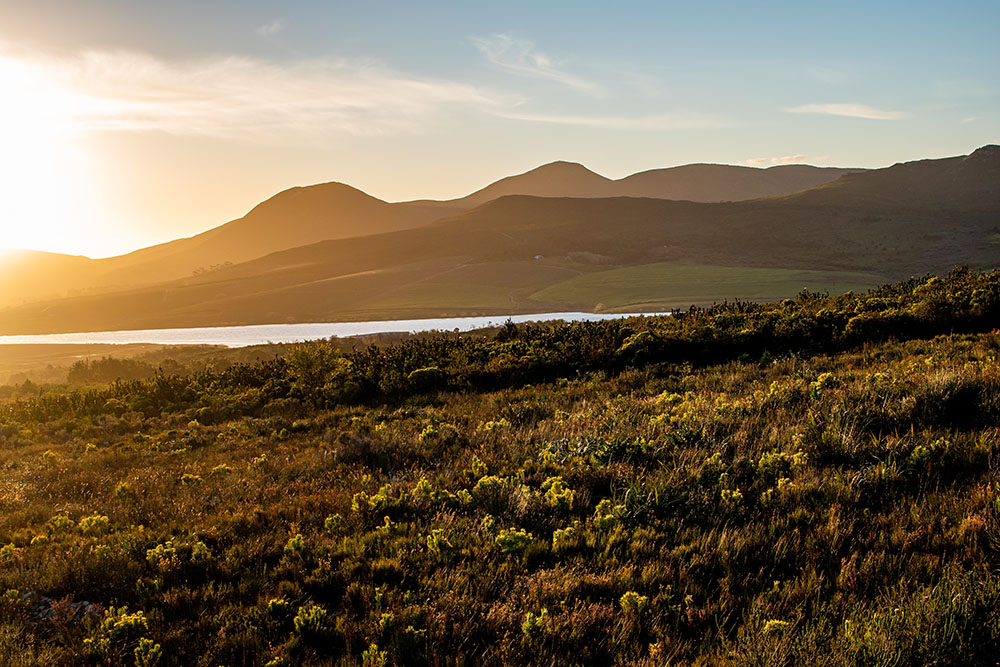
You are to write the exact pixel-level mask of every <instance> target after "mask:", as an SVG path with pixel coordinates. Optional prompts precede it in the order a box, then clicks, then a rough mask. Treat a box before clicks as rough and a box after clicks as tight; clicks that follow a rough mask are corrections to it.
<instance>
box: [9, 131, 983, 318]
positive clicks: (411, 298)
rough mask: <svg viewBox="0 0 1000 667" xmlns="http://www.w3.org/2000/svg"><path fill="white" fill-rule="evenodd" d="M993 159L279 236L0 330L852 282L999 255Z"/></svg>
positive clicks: (475, 307)
mask: <svg viewBox="0 0 1000 667" xmlns="http://www.w3.org/2000/svg"><path fill="white" fill-rule="evenodd" d="M998 160H1000V157H997V155H996V153H995V152H994V153H991V152H990V151H989V150H986V151H984V152H983V153H981V154H978V155H977V156H976V157H975V158H974V159H972V158H969V159H966V158H954V159H951V160H936V161H928V162H926V163H923V162H921V163H917V164H916V165H915V166H912V167H911V166H907V165H901V166H896V167H890V168H888V169H886V170H874V171H870V172H864V173H860V174H853V175H850V176H847V177H845V178H844V179H841V180H840V181H838V182H837V184H835V185H830V186H824V187H821V188H819V189H814V190H810V191H806V192H804V193H801V194H797V195H789V196H785V197H780V198H771V199H762V200H754V201H746V202H731V203H714V204H711V203H695V202H681V201H669V200H660V199H639V198H631V197H616V198H601V199H580V198H541V197H527V196H507V197H501V198H499V199H496V200H493V201H491V202H488V203H487V204H484V205H482V206H480V207H477V208H475V209H473V210H472V211H468V212H465V213H461V214H458V215H456V216H453V217H451V218H448V219H445V220H441V221H438V222H436V223H434V224H430V225H425V226H423V227H419V228H414V229H408V230H400V231H397V232H391V233H386V234H379V235H369V236H359V237H354V238H349V239H342V240H338V241H325V242H322V243H318V244H313V245H309V246H302V247H298V248H292V249H289V250H285V251H282V252H278V253H273V254H270V255H268V256H266V257H262V258H259V259H256V260H252V261H249V262H245V263H243V264H240V265H236V266H232V267H229V268H226V269H223V270H220V271H216V272H213V273H211V274H208V275H203V276H195V277H191V278H188V279H185V280H183V281H175V282H173V283H169V284H165V285H161V286H157V287H155V288H150V289H145V290H133V291H130V292H122V293H117V294H110V295H100V296H93V297H86V298H76V299H69V300H62V301H52V302H47V303H44V304H38V305H29V306H24V307H20V308H14V309H8V310H7V311H5V312H4V313H3V314H2V315H3V316H2V318H0V333H38V332H46V331H52V332H54V331H71V330H82V331H86V330H100V329H110V328H151V327H162V326H200V325H223V324H253V323H267V322H285V321H331V320H333V321H335V320H344V319H379V318H384V317H420V316H428V317H430V316H436V315H471V314H486V313H494V314H496V313H500V314H502V313H515V312H545V311H551V310H576V309H595V308H602V309H605V310H619V311H629V310H635V309H640V310H662V309H665V308H672V307H676V306H687V305H690V304H692V303H697V304H711V303H712V302H713V301H721V300H725V299H733V298H752V299H758V300H767V299H775V298H781V297H786V296H794V295H795V294H796V293H797V292H799V291H800V290H801V289H802V288H804V287H805V288H808V289H811V290H814V291H822V290H824V289H831V288H836V289H845V290H846V289H852V290H864V289H867V288H869V287H872V286H874V285H876V284H878V283H880V282H884V281H886V280H898V279H901V278H905V277H908V276H910V275H920V274H923V273H926V272H946V271H948V270H949V269H950V268H951V267H954V266H956V265H960V264H966V263H967V264H970V265H972V266H975V267H980V268H989V267H994V266H997V265H998V263H1000V244H998V243H997V238H998V237H997V227H998V224H1000V222H998V213H1000V189H997V188H995V187H993V186H992V183H993V181H992V180H991V178H992V176H991V175H992V174H993V173H994V170H995V169H996V162H997V161H998ZM956 170H958V172H957V173H959V174H960V175H961V177H962V178H961V179H960V180H958V181H956V179H955V178H954V177H953V175H954V174H955V173H956ZM916 191H919V192H920V195H919V196H913V195H912V193H913V192H916ZM956 191H958V192H959V193H960V195H961V196H957V195H956V194H955V192H956ZM871 193H878V196H877V197H872V196H871Z"/></svg>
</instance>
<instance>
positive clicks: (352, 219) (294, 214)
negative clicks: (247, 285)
mask: <svg viewBox="0 0 1000 667" xmlns="http://www.w3.org/2000/svg"><path fill="white" fill-rule="evenodd" d="M771 169H774V167H772V168H769V169H759V168H755V167H742V166H727V165H715V166H713V167H712V168H711V171H712V174H711V175H710V176H705V177H700V178H701V180H699V177H696V176H693V175H692V174H691V173H690V172H692V171H694V172H703V171H704V168H703V165H685V166H680V167H668V168H665V169H662V170H648V171H646V172H640V173H638V174H633V175H631V176H626V177H624V178H622V179H618V180H617V181H615V180H611V179H608V178H606V177H604V176H601V175H600V174H597V173H595V172H593V171H591V170H590V169H588V168H587V167H585V166H584V165H582V164H580V163H577V162H569V161H563V160H561V161H556V162H550V163H547V164H543V165H541V166H539V167H536V168H534V169H531V170H529V171H527V172H525V173H523V174H517V175H514V176H509V177H506V178H503V179H500V180H499V181H496V182H494V183H491V184H490V185H487V186H486V187H484V188H481V189H479V190H477V191H475V192H473V193H472V194H470V195H467V196H465V197H462V198H459V199H454V200H448V201H434V200H417V201H410V202H386V201H383V200H381V199H378V198H375V197H373V196H371V195H369V194H367V193H365V192H363V191H361V190H359V189H357V188H354V187H353V186H350V185H347V184H345V183H339V182H336V181H332V182H328V183H318V184H314V185H308V186H297V187H294V188H289V189H287V190H282V191H281V192H278V193H276V194H275V195H273V196H271V197H269V198H268V199H266V200H264V201H262V202H260V203H258V204H257V205H255V206H254V207H253V208H251V209H250V210H249V211H248V212H247V213H246V214H245V215H243V216H241V217H239V218H236V219H234V220H230V221H229V222H226V223H224V224H222V225H219V226H217V227H214V228H212V229H209V230H206V231H204V232H201V233H199V234H196V235H193V236H189V237H185V238H179V239H175V240H173V241H168V242H166V243H161V244H157V245H153V246H149V247H146V248H140V249H138V250H135V251H132V252H130V253H126V254H123V255H118V256H115V257H109V258H103V259H89V258H86V261H75V260H74V261H68V260H67V261H58V262H57V261H47V262H40V263H39V266H37V267H28V266H22V269H21V270H20V272H19V273H18V274H17V275H15V274H14V273H11V272H9V271H8V272H7V273H2V272H0V308H3V307H8V306H13V305H18V304H22V303H27V302H32V301H38V300H40V299H47V298H54V297H58V296H67V295H69V294H70V293H76V294H80V293H97V292H109V291H115V290H121V289H128V288H130V287H134V286H140V285H152V284H157V283H162V282H168V281H172V280H178V279H183V278H185V277H187V276H190V275H192V274H194V273H205V272H211V271H216V270H219V269H220V268H223V267H225V266H228V265H231V264H238V263H240V262H244V261H248V260H251V259H254V258H256V257H262V256H264V255H266V254H268V253H270V252H274V251H279V250H284V249H288V248H293V247H296V246H299V245H308V244H311V243H316V242H319V241H323V240H331V239H339V238H349V237H352V236H364V235H369V234H380V233H383V232H388V231H397V230H401V229H407V228H413V227H420V226H423V225H426V224H430V223H433V222H436V221H438V220H442V219H445V218H449V217H451V216H454V215H455V214H457V213H460V212H462V211H465V210H470V209H472V208H475V207H476V206H479V205H481V204H483V203H486V202H487V201H490V200H492V199H495V198H497V197H499V196H505V195H510V194H527V195H534V196H550V197H551V196H557V197H565V196H578V197H594V196H641V197H649V196H656V197H657V198H677V199H694V200H711V201H723V200H740V199H747V198H756V197H759V196H767V195H772V194H781V193H786V192H792V191H798V190H801V189H802V188H803V187H806V186H811V185H812V184H813V183H814V182H816V181H817V179H819V180H822V181H828V180H831V179H833V178H835V177H837V176H839V175H841V174H842V173H846V172H849V171H851V170H846V169H839V168H837V169H834V168H820V167H808V166H806V167H802V169H805V170H807V172H808V173H809V174H810V176H809V177H808V178H806V180H803V178H802V177H801V175H795V177H792V176H793V174H794V172H792V171H787V170H786V171H784V172H771ZM830 169H833V171H830ZM767 172H770V173H769V174H768V173H767ZM779 173H781V174H787V175H788V176H789V178H787V179H785V181H784V184H783V185H782V184H781V179H777V181H779V182H778V183H776V182H775V181H776V178H775V175H776V174H779ZM763 174H767V175H763ZM762 175H763V176H762ZM636 177H638V179H639V180H638V181H637V180H634V179H635V178H636ZM704 178H709V179H710V181H709V182H705V181H704ZM748 178H749V179H750V181H752V183H749V184H748V182H747V179H748ZM630 179H633V180H630ZM711 192H715V193H716V194H715V195H712V196H709V195H710V193H711ZM661 195H662V196H661ZM5 276H6V277H5ZM68 286H72V288H71V289H70V288H69V287H68ZM71 290H72V291H71Z"/></svg>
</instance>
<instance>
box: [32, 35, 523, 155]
mask: <svg viewBox="0 0 1000 667" xmlns="http://www.w3.org/2000/svg"><path fill="white" fill-rule="evenodd" d="M40 67H41V69H42V70H43V71H44V72H45V73H46V74H47V75H48V76H49V77H50V78H52V79H54V80H56V81H58V82H59V83H60V84H61V85H62V87H63V88H65V89H66V90H68V91H71V93H72V96H73V100H74V101H73V104H71V105H67V106H66V107H65V109H64V110H63V111H62V113H64V114H67V115H71V116H72V117H73V118H72V119H73V121H74V122H75V123H77V125H78V126H81V127H84V128H89V129H94V130H119V131H137V130H157V131H162V132H168V133H173V134H187V135H207V136H216V137H227V138H231V137H241V138H248V137H249V138H253V139H255V140H265V139H266V138H267V137H268V136H269V133H270V135H271V136H273V137H274V138H279V137H280V140H286V139H288V138H290V137H293V136H295V135H298V136H301V137H309V138H313V139H315V138H318V137H322V136H327V135H329V134H331V133H338V132H339V133H350V134H361V135H372V134H384V133H389V132H397V131H420V130H421V129H422V128H423V127H425V126H426V124H427V123H428V122H432V121H433V120H434V119H435V118H439V117H440V116H441V115H442V114H446V113H447V112H448V111H450V110H455V109H477V110H487V111H489V110H493V109H495V108H497V107H500V106H503V107H506V108H510V107H513V106H514V105H516V103H517V102H518V100H513V99H509V98H505V97H503V96H500V95H496V94H493V93H491V92H488V91H484V90H482V89H480V88H478V87H476V86H472V85H468V84H463V83H458V82H454V81H446V80H435V79H426V78H418V77H412V76H407V75H404V74H400V73H397V72H393V71H391V70H388V69H385V68H383V67H381V66H379V65H376V64H372V63H370V62H357V61H348V60H339V59H325V60H300V61H296V62H292V63H288V64H275V63H271V62H266V61H261V60H257V59H252V58H242V57H222V58H215V59H209V60H199V61H186V62H173V61H165V60H161V59H158V58H154V57H152V56H150V55H146V54H141V53H134V52H106V51H91V52H87V53H84V54H82V55H80V56H77V57H74V58H70V59H62V60H48V61H44V62H41V63H40Z"/></svg>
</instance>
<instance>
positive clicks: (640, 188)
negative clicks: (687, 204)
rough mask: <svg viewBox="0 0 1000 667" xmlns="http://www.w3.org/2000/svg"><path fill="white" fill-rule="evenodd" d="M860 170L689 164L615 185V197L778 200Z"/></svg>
mask: <svg viewBox="0 0 1000 667" xmlns="http://www.w3.org/2000/svg"><path fill="white" fill-rule="evenodd" d="M852 173H864V170H860V169H840V168H836V167H813V166H810V165H807V164H789V165H778V166H775V167H768V168H767V169H760V168H757V167H736V166H731V165H722V164H689V165H686V166H683V167H670V168H668V169H653V170H651V171H644V172H641V173H638V174H632V175H631V176H627V177H625V178H623V179H621V180H619V181H615V186H616V188H615V190H616V191H615V195H617V196H625V197H656V198H658V199H683V200H688V201H697V202H721V201H741V200H746V199H760V198H762V197H777V196H779V195H787V194H790V193H793V192H799V191H801V190H807V189H809V188H813V187H816V186H817V185H822V184H824V183H830V182H833V181H836V180H837V179H838V178H840V177H841V176H844V175H845V174H852Z"/></svg>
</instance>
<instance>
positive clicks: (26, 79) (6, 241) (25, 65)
mask: <svg viewBox="0 0 1000 667" xmlns="http://www.w3.org/2000/svg"><path fill="white" fill-rule="evenodd" d="M0 98H2V100H3V102H2V103H0V248H31V249H40V250H49V251H54V252H74V249H75V248H79V247H83V246H85V245H86V244H84V243H81V242H82V241H84V240H85V239H83V238H81V236H82V235H83V234H84V231H83V229H84V226H83V225H81V224H80V222H81V218H82V217H83V216H86V215H88V208H89V207H88V206H87V205H86V202H87V199H88V197H89V196H91V192H92V189H91V188H90V187H89V184H90V181H91V177H90V175H89V174H88V169H87V156H86V154H85V153H84V151H83V144H82V140H81V132H80V130H79V128H78V127H77V125H76V122H75V117H76V115H77V113H78V111H79V110H80V101H79V98H78V97H77V96H75V95H74V94H73V93H72V91H69V90H67V89H65V88H64V87H62V86H61V85H60V84H59V82H58V81H56V80H55V79H54V78H53V77H51V76H50V75H49V74H48V73H47V72H46V70H45V68H44V67H42V66H40V65H37V64H34V63H31V62H29V61H24V60H19V59H16V58H11V57H8V56H5V55H3V54H2V53H0Z"/></svg>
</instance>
